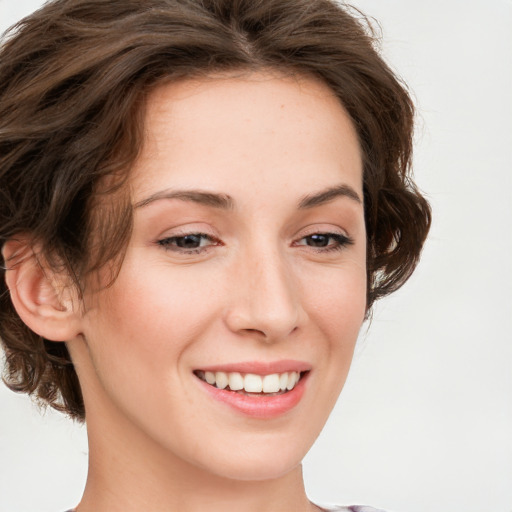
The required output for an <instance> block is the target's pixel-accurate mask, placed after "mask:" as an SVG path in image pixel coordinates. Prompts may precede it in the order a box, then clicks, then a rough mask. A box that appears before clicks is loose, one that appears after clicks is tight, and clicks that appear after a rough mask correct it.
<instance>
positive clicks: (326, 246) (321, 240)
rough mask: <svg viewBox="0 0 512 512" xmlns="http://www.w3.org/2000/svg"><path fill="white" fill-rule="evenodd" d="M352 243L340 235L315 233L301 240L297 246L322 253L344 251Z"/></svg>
mask: <svg viewBox="0 0 512 512" xmlns="http://www.w3.org/2000/svg"><path fill="white" fill-rule="evenodd" d="M352 243H353V241H352V239H350V238H349V237H347V236H345V235H342V234H340V233H313V234H312V235H308V236H305V237H304V238H301V239H300V240H299V241H298V242H297V245H300V246H306V247H312V248H314V249H318V250H320V251H331V250H340V249H343V248H344V247H346V246H347V245H350V244H352Z"/></svg>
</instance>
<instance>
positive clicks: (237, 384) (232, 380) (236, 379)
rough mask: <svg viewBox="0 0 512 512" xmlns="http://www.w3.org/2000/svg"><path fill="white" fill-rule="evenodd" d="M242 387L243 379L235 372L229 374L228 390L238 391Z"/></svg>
mask: <svg viewBox="0 0 512 512" xmlns="http://www.w3.org/2000/svg"><path fill="white" fill-rule="evenodd" d="M243 387H244V378H243V377H242V376H241V375H240V374H239V373H237V372H235V373H230V374H229V388H230V389H231V391H238V390H239V389H243Z"/></svg>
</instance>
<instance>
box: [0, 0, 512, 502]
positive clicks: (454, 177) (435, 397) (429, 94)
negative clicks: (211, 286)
mask: <svg viewBox="0 0 512 512" xmlns="http://www.w3.org/2000/svg"><path fill="white" fill-rule="evenodd" d="M353 3H354V5H356V6H358V7H360V8H361V9H362V10H363V11H364V12H365V13H367V14H369V15H371V16H374V17H375V18H376V19H377V20H379V22H380V24H381V26H382V29H383V34H384V43H383V50H384V55H385V57H386V59H387V60H388V62H390V63H391V65H392V67H393V68H394V69H396V70H397V71H398V72H399V74H400V75H401V76H402V77H403V78H404V79H405V80H406V82H408V83H409V85H410V87H411V89H412V90H413V92H414V95H415V97H416V101H417V105H418V112H419V117H418V130H417V136H416V139H417V145H416V148H417V149H416V157H415V169H416V171H415V172H416V178H417V182H418V183H419V185H420V187H421V188H422V189H423V190H424V191H425V192H426V193H427V195H428V197H429V199H430V201H431V203H432V206H433V209H434V225H433V229H432V232H431V236H430V239H429V242H428V244H427V246H426V248H425V251H424V257H423V260H422V263H421V265H420V267H419V269H418V271H417V273H416V274H415V275H414V276H413V278H412V279H411V281H410V282H409V283H408V284H407V285H406V287H405V288H404V289H403V290H401V291H399V292H398V293H396V294H395V295H394V296H392V297H390V298H388V299H385V300H384V301H383V302H382V303H381V304H379V305H378V307H377V308H376V312H375V316H374V320H373V323H372V325H371V328H370V329H369V331H368V332H366V331H365V332H364V333H363V335H362V336H361V342H360V346H359V349H358V354H357V357H356V360H355V362H354V365H353V368H352V371H351V375H350V378H349V381H348V382H347V385H346V387H345V390H344V392H343V394H342V397H341V399H340V400H339V402H338V405H337V407H336V409H335V411H334V412H333V414H332V416H331V419H330V420H329V422H328V424H327V427H326V429H325V430H324V432H323V433H322V435H321V436H320V438H319V440H318V442H317V444H316V445H315V447H314V448H313V449H312V451H311V452H310V454H309V455H308V456H307V458H306V461H305V466H304V471H305V477H306V485H307V489H308V491H309V494H310V497H311V499H313V500H314V501H317V502H324V503H328V502H337V503H366V504H372V505H374V506H380V507H383V508H387V509H390V510H393V511H396V512H438V511H439V512H445V511H450V512H452V511H457V512H459V511H464V512H491V511H492V512H512V339H511V338H512V336H511V334H510V333H511V332H512V321H511V318H512V300H511V293H512V271H511V268H512V265H511V263H510V260H511V254H512V192H511V191H512V180H511V174H512V150H511V148H512V71H511V70H512V0H446V1H441V0H430V1H428V2H425V1H412V0H385V1H384V0H357V1H355V2H353ZM40 4H41V2H40V1H37V0H0V30H1V31H3V30H4V29H5V28H7V26H9V25H10V24H11V23H13V22H14V21H16V20H17V19H19V18H20V17H22V16H23V15H25V14H26V13H28V12H30V11H31V10H33V9H35V8H37V7H38V6H39V5H40ZM0 415H1V416H0V512H31V511H34V512H62V511H63V510H66V509H67V508H68V507H70V506H72V505H75V504H76V503H77V502H78V500H79V497H80V495H81V491H82V489H83V484H84V481H85V476H86V461H87V442H86V437H85V432H84V429H83V428H80V427H76V426H74V425H73V424H72V423H71V422H70V421H68V420H67V419H65V418H64V417H61V416H60V415H58V414H56V413H55V414H54V413H51V412H48V413H46V414H45V415H41V414H40V413H39V412H37V410H36V408H35V407H34V406H33V405H32V404H31V403H30V401H29V400H28V399H27V398H25V397H23V396H18V395H15V394H14V393H11V392H10V391H8V390H7V389H6V388H5V387H4V386H0ZM148 512H150V511H148Z"/></svg>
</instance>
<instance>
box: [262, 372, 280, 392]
mask: <svg viewBox="0 0 512 512" xmlns="http://www.w3.org/2000/svg"><path fill="white" fill-rule="evenodd" d="M278 391H280V389H279V375H278V374H277V373H273V374H272V375H265V377H263V393H277V392H278Z"/></svg>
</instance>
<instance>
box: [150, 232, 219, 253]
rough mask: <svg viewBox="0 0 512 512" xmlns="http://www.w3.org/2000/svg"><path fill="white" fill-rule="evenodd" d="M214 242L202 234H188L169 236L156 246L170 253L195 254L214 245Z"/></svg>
mask: <svg viewBox="0 0 512 512" xmlns="http://www.w3.org/2000/svg"><path fill="white" fill-rule="evenodd" d="M215 244H216V241H215V240H214V239H213V238H212V237H211V236H209V235H206V234H204V233H189V234H186V235H182V236H170V237H167V238H163V239H162V240H159V241H158V245H161V246H163V247H164V248H165V249H167V250H170V251H173V250H174V251H181V252H188V251H190V252H197V251H201V250H202V249H206V248H208V247H209V246H211V245H215Z"/></svg>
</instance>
